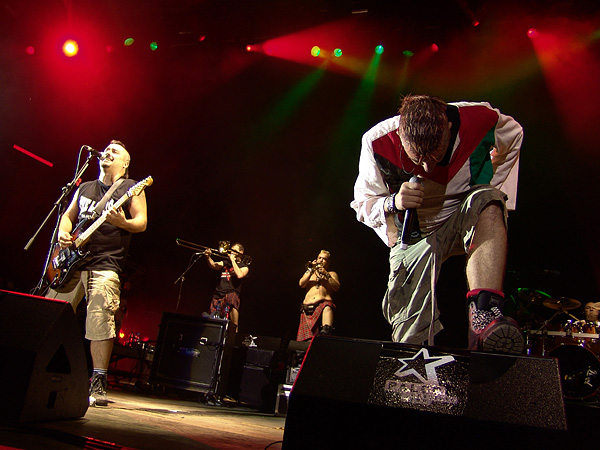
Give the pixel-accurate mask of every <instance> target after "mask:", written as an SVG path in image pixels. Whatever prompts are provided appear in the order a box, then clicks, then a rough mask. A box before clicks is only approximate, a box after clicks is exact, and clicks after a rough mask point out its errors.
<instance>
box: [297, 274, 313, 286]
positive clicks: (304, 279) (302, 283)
mask: <svg viewBox="0 0 600 450" xmlns="http://www.w3.org/2000/svg"><path fill="white" fill-rule="evenodd" d="M312 273H313V271H312V269H306V272H304V273H303V274H302V277H300V280H299V281H298V285H299V286H300V287H301V288H302V289H304V288H305V287H306V286H307V285H308V281H309V280H310V276H311V275H312Z"/></svg>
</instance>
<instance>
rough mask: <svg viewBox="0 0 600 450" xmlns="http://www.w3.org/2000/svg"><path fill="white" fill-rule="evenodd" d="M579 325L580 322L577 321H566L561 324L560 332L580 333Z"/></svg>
mask: <svg viewBox="0 0 600 450" xmlns="http://www.w3.org/2000/svg"><path fill="white" fill-rule="evenodd" d="M581 325H582V324H581V322H579V321H577V320H567V321H566V322H565V323H564V324H563V326H562V329H561V331H564V332H565V333H567V334H569V333H570V334H573V333H581Z"/></svg>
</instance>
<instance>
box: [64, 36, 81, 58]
mask: <svg viewBox="0 0 600 450" xmlns="http://www.w3.org/2000/svg"><path fill="white" fill-rule="evenodd" d="M62 51H63V53H64V54H65V56H67V57H69V58H71V57H73V56H75V55H76V54H77V53H78V52H79V45H78V44H77V41H74V40H73V39H67V40H66V41H65V43H64V44H63V46H62Z"/></svg>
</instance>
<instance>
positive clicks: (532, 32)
mask: <svg viewBox="0 0 600 450" xmlns="http://www.w3.org/2000/svg"><path fill="white" fill-rule="evenodd" d="M527 36H529V37H530V38H531V39H534V38H536V37H538V32H537V30H536V29H535V28H530V29H529V30H527Z"/></svg>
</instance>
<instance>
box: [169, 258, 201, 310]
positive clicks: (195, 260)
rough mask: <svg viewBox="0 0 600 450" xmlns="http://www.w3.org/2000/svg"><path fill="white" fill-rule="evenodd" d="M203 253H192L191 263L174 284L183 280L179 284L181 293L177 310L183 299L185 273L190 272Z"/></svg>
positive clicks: (178, 297)
mask: <svg viewBox="0 0 600 450" xmlns="http://www.w3.org/2000/svg"><path fill="white" fill-rule="evenodd" d="M202 255H204V252H199V253H194V254H193V255H192V257H191V258H190V263H189V264H188V266H187V268H186V269H185V270H184V271H183V273H182V274H181V275H179V278H177V279H176V280H175V283H173V284H177V283H178V282H179V281H180V280H181V284H180V285H179V295H178V296H177V306H175V311H177V310H178V309H179V302H180V301H181V291H182V290H183V282H184V281H185V274H186V273H188V272H189V270H190V269H191V268H192V267H193V266H194V264H196V263H197V262H198V260H199V259H200V257H201V256H202Z"/></svg>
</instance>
